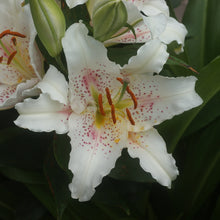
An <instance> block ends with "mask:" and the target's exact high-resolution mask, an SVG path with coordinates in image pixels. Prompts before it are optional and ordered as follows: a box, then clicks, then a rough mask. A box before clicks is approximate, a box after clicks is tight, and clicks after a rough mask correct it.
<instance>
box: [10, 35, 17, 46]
mask: <svg viewBox="0 0 220 220" xmlns="http://www.w3.org/2000/svg"><path fill="white" fill-rule="evenodd" d="M11 41H12V43H13V44H14V46H16V45H17V40H16V37H12V38H11Z"/></svg>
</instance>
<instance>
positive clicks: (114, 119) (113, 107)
mask: <svg viewBox="0 0 220 220" xmlns="http://www.w3.org/2000/svg"><path fill="white" fill-rule="evenodd" d="M111 114H112V121H113V123H114V124H115V123H116V117H115V106H114V105H113V104H112V105H111Z"/></svg>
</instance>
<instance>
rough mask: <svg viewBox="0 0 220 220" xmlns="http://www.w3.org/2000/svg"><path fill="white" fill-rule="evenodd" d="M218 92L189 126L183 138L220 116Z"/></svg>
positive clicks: (219, 94)
mask: <svg viewBox="0 0 220 220" xmlns="http://www.w3.org/2000/svg"><path fill="white" fill-rule="evenodd" d="M219 100H220V92H218V93H217V94H216V95H215V96H214V97H213V98H212V99H211V100H210V101H209V102H208V103H207V105H205V106H204V108H203V109H202V110H201V111H200V112H199V113H198V115H197V116H196V117H195V118H194V119H193V121H192V123H191V124H190V126H189V127H188V128H187V130H186V132H185V134H184V136H188V135H190V134H192V133H193V132H196V131H198V130H199V129H201V128H203V127H205V126H206V125H208V124H209V123H211V122H212V121H214V120H216V119H217V118H218V117H219V116H220V104H219Z"/></svg>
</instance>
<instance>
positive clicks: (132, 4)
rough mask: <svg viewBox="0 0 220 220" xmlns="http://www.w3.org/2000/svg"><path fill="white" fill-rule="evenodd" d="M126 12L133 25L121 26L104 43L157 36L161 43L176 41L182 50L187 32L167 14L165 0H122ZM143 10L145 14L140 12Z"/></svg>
mask: <svg viewBox="0 0 220 220" xmlns="http://www.w3.org/2000/svg"><path fill="white" fill-rule="evenodd" d="M123 2H124V4H125V6H126V8H127V13H128V23H129V24H130V25H132V26H133V27H134V30H135V34H136V36H135V35H134V34H133V32H132V31H131V30H129V31H127V29H126V28H123V29H122V30H121V31H119V32H118V33H117V34H115V36H113V37H112V39H109V40H108V41H106V42H105V44H106V45H111V44H114V43H145V42H149V43H150V42H151V40H152V39H155V38H158V39H159V40H160V41H161V42H162V43H164V44H166V45H167V44H169V43H171V42H173V41H176V42H177V43H178V44H179V45H181V46H180V49H179V51H177V52H182V51H183V46H184V40H185V36H186V34H187V30H186V28H185V26H184V25H183V24H181V23H179V22H178V21H177V20H176V19H174V18H172V17H170V16H169V9H168V7H167V5H166V2H165V1H160V0H158V1H157V0H143V1H137V0H129V1H123ZM140 12H143V13H144V14H145V15H146V16H147V17H146V16H145V15H143V14H141V13H140Z"/></svg>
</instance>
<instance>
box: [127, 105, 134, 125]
mask: <svg viewBox="0 0 220 220" xmlns="http://www.w3.org/2000/svg"><path fill="white" fill-rule="evenodd" d="M126 113H127V116H128V119H129V121H130V122H131V124H132V125H135V121H134V119H133V118H132V116H131V112H130V111H129V109H128V108H126Z"/></svg>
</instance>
